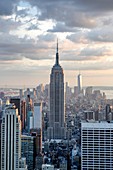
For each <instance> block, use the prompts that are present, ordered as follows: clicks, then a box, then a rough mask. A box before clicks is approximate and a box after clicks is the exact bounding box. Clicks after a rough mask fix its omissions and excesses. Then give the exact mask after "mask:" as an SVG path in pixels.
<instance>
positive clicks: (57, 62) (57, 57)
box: [56, 39, 59, 65]
mask: <svg viewBox="0 0 113 170" xmlns="http://www.w3.org/2000/svg"><path fill="white" fill-rule="evenodd" d="M56 65H59V54H58V39H57V51H56Z"/></svg>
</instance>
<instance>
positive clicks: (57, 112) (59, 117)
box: [48, 42, 65, 139]
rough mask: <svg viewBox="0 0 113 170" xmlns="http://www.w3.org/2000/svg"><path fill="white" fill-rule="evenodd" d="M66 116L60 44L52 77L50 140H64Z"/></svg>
mask: <svg viewBox="0 0 113 170" xmlns="http://www.w3.org/2000/svg"><path fill="white" fill-rule="evenodd" d="M64 124H65V115H64V74H63V69H62V67H61V66H60V64H59V54H58V42H57V52H56V63H55V65H54V66H53V68H52V70H51V75H50V115H49V128H48V138H49V139H63V138H64V137H65V126H64Z"/></svg>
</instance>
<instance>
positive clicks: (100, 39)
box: [0, 0, 113, 87]
mask: <svg viewBox="0 0 113 170" xmlns="http://www.w3.org/2000/svg"><path fill="white" fill-rule="evenodd" d="M6 4H7V5H6ZM112 9H113V4H112V0H108V1H106V0H103V1H102V2H101V0H98V1H97V0H96V1H95V2H91V1H89V0H86V1H83V0H80V1H78V0H71V1H67V0H60V1H59V0H58V1H57V2H54V1H51V0H42V1H40V0H37V1H34V0H33V1H29V0H26V1H17V0H12V1H10V0H5V1H4V2H0V38H1V42H0V77H1V81H0V87H4V86H8V87H10V86H12V85H13V86H17V85H18V86H23V87H24V86H27V85H32V86H33V85H34V86H37V84H40V83H44V84H46V83H49V74H50V71H51V66H52V65H53V63H54V58H55V55H54V54H55V48H56V39H57V37H58V39H59V48H60V61H61V62H60V63H61V65H62V67H63V69H64V75H65V82H67V81H68V82H69V85H70V86H75V85H77V75H78V74H79V70H80V72H81V75H82V77H83V86H88V85H89V86H95V85H97V86H112V85H113V79H112V76H113V75H112V73H113V57H112V56H113V50H112V44H113V36H112V35H113V31H112V30H113V29H112V28H113V22H112V21H113V17H112V16H113V12H112Z"/></svg>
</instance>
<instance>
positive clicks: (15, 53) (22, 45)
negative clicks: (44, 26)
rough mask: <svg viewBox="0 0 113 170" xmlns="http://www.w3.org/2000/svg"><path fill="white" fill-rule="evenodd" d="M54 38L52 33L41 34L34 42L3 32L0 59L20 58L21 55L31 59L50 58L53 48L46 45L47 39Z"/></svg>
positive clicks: (0, 43)
mask: <svg viewBox="0 0 113 170" xmlns="http://www.w3.org/2000/svg"><path fill="white" fill-rule="evenodd" d="M54 38H55V36H54V35H50V34H49V35H45V36H44V35H43V36H39V40H37V42H36V40H33V39H28V37H24V38H18V36H13V35H10V34H6V33H4V34H2V35H1V42H0V60H4V61H10V60H21V59H22V58H23V57H25V58H29V59H31V60H46V59H52V52H53V50H52V49H51V46H50V47H49V46H48V41H50V40H51V41H52V39H54ZM52 48H53V47H52ZM50 54H51V55H50Z"/></svg>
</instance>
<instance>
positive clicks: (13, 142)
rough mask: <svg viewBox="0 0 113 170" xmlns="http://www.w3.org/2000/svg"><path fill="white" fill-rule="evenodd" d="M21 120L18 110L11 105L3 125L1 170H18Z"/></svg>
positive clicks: (5, 114) (6, 112) (7, 109)
mask: <svg viewBox="0 0 113 170" xmlns="http://www.w3.org/2000/svg"><path fill="white" fill-rule="evenodd" d="M20 135H21V120H20V116H19V115H18V110H17V109H15V107H14V106H13V105H9V106H8V107H7V108H6V109H5V110H4V114H3V118H2V125H1V153H2V154H1V170H9V169H10V170H18V169H19V159H20V157H21V136H20Z"/></svg>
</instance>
